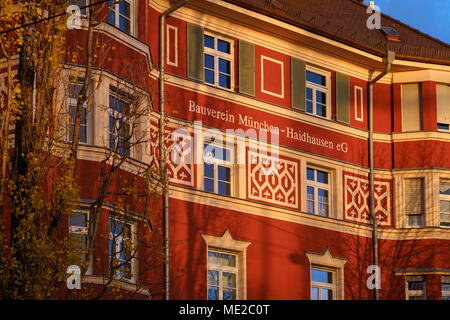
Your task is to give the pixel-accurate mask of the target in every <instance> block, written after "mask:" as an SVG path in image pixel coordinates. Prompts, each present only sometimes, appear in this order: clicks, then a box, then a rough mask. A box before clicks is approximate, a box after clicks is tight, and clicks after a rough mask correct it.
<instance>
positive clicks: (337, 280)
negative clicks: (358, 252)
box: [305, 247, 348, 300]
mask: <svg viewBox="0 0 450 320" xmlns="http://www.w3.org/2000/svg"><path fill="white" fill-rule="evenodd" d="M305 254H306V257H307V258H308V260H309V267H310V270H309V277H310V279H311V269H318V267H319V266H320V268H326V270H328V271H330V270H331V271H334V272H335V274H334V280H333V283H334V285H335V294H333V300H344V298H345V291H344V284H345V279H344V276H345V275H344V266H345V264H346V263H347V261H348V259H346V258H340V257H335V256H333V255H332V254H331V251H330V249H329V248H328V247H325V249H324V250H323V251H322V252H321V253H315V252H305ZM311 288H312V286H311V285H310V289H309V293H310V294H311ZM310 299H311V296H310Z"/></svg>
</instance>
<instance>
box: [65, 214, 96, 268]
mask: <svg viewBox="0 0 450 320" xmlns="http://www.w3.org/2000/svg"><path fill="white" fill-rule="evenodd" d="M76 213H80V214H84V215H86V226H85V227H80V226H73V225H72V224H71V221H70V217H69V233H70V234H80V235H86V238H87V237H88V225H89V211H86V210H74V212H73V213H72V214H76ZM88 241H89V239H88ZM85 274H86V275H92V274H94V256H93V255H91V257H90V259H89V264H88V266H87V267H86V273H85Z"/></svg>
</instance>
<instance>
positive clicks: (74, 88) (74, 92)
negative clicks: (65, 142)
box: [69, 83, 87, 143]
mask: <svg viewBox="0 0 450 320" xmlns="http://www.w3.org/2000/svg"><path fill="white" fill-rule="evenodd" d="M82 86H83V85H82V84H80V83H71V84H69V112H70V131H69V141H72V140H73V133H74V128H75V123H74V121H73V119H75V113H76V109H77V102H78V99H79V96H80V92H81V88H82ZM79 142H80V143H87V103H85V104H84V105H83V107H82V110H81V119H80V136H79Z"/></svg>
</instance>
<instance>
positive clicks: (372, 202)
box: [369, 51, 395, 300]
mask: <svg viewBox="0 0 450 320" xmlns="http://www.w3.org/2000/svg"><path fill="white" fill-rule="evenodd" d="M394 59H395V52H393V51H388V52H387V54H386V68H385V69H384V71H383V72H382V73H380V74H379V75H378V76H377V77H376V78H374V79H372V80H370V81H369V168H370V173H369V176H370V179H369V195H370V196H369V215H370V218H371V219H372V226H373V229H372V240H373V264H374V265H375V266H377V267H379V256H378V223H377V217H376V215H375V190H374V180H375V177H374V175H375V172H374V163H373V156H374V155H373V85H374V84H375V83H376V82H377V81H378V80H380V79H381V78H383V77H384V76H385V75H386V74H387V73H389V71H390V70H391V66H392V62H393V61H394ZM380 277H381V276H380ZM379 290H380V289H379V288H378V287H375V292H374V298H375V300H379V299H380V292H379Z"/></svg>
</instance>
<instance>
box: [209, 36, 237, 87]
mask: <svg viewBox="0 0 450 320" xmlns="http://www.w3.org/2000/svg"><path fill="white" fill-rule="evenodd" d="M204 36H209V37H212V38H214V48H216V49H211V48H208V47H206V46H205V42H204V41H205V40H204V38H203V39H202V40H203V43H202V45H203V51H204V52H203V54H209V55H211V56H213V57H214V84H211V83H209V82H206V81H204V82H205V83H206V84H209V85H212V86H214V87H217V88H221V89H224V90H228V91H233V90H234V40H232V39H230V38H227V37H223V36H220V35H217V34H214V33H211V32H207V31H205V32H204ZM204 36H203V37H204ZM217 40H222V41H226V42H228V43H229V44H230V53H225V52H222V51H219V50H218V49H217V43H218V41H217ZM219 58H222V59H224V60H227V61H230V72H231V74H230V88H225V87H221V86H219ZM205 69H206V66H203V70H202V72H203V73H204V72H205ZM208 70H210V69H208Z"/></svg>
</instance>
